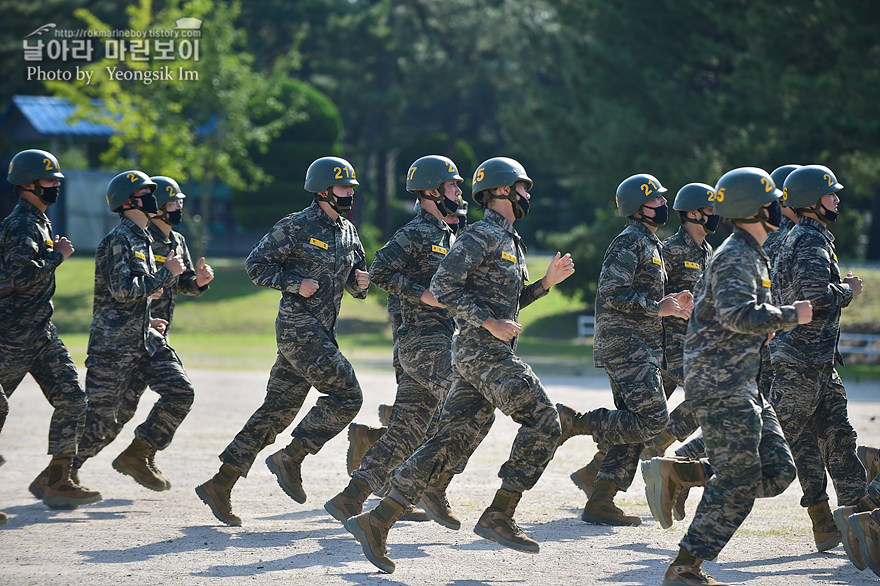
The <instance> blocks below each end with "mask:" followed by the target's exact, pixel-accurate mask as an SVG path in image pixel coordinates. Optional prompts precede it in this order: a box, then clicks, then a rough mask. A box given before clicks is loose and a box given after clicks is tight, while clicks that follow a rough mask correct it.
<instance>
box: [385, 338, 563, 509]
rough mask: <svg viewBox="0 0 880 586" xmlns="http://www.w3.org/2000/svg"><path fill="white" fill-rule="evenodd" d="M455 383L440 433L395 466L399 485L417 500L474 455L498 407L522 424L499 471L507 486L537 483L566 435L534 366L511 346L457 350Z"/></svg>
mask: <svg viewBox="0 0 880 586" xmlns="http://www.w3.org/2000/svg"><path fill="white" fill-rule="evenodd" d="M455 359H456V363H455V373H454V375H453V381H452V387H451V388H450V390H449V395H448V396H447V397H446V402H445V403H444V404H443V410H442V412H441V414H440V421H439V424H438V430H437V433H436V434H434V435H433V436H432V437H431V438H430V439H429V440H428V441H427V442H425V443H424V444H422V446H421V447H419V449H418V450H416V452H415V453H414V454H413V455H412V456H410V457H409V458H408V459H407V460H406V461H405V462H403V463H402V464H401V465H400V466H398V467H397V469H396V470H395V472H394V475H393V476H392V478H391V484H392V486H393V487H394V489H395V491H396V492H397V493H398V494H400V495H402V496H403V497H405V498H406V499H407V500H409V501H410V502H411V503H416V502H418V500H419V499H420V498H421V495H422V493H423V492H424V491H425V488H426V487H427V486H429V485H432V484H435V483H436V482H437V480H438V478H439V477H440V476H441V475H442V474H445V473H447V472H450V471H452V470H453V469H454V468H455V466H456V465H457V464H458V463H459V462H461V461H462V458H467V457H469V456H470V455H471V454H472V453H473V451H474V450H475V449H476V447H477V445H479V442H478V438H479V437H480V436H481V434H482V435H485V431H484V430H485V429H486V426H487V424H490V420H491V418H492V416H493V414H494V412H495V408H496V407H497V408H498V409H500V410H501V412H502V413H504V414H505V415H507V416H508V417H510V418H512V419H513V420H514V421H516V422H517V423H519V424H520V428H519V431H518V432H517V435H516V438H515V439H514V441H513V446H512V447H511V450H510V458H509V459H508V460H507V461H506V462H505V463H504V464H503V465H502V466H501V470H500V471H499V472H498V476H499V477H500V478H501V481H502V485H503V486H505V488H507V489H508V490H514V491H519V492H522V491H526V490H528V489H530V488H532V487H533V486H534V485H535V483H536V482H537V481H538V479H539V478H540V477H541V474H542V473H543V472H544V468H546V466H547V463H548V462H549V461H550V459H551V458H552V457H553V453H554V452H555V451H556V441H557V440H558V439H559V436H560V435H562V430H561V428H560V426H559V416H558V414H557V412H556V408H555V407H554V405H553V403H552V402H551V401H550V399H549V397H547V393H546V392H545V391H544V387H543V385H542V384H541V381H540V380H538V377H537V375H535V373H534V372H533V371H532V369H531V367H530V366H529V365H528V364H526V363H525V362H523V361H522V360H520V359H519V358H518V357H517V356H515V355H514V354H513V353H512V352H510V353H507V354H503V355H502V354H492V355H489V356H487V355H473V354H469V353H468V352H458V353H456V355H455Z"/></svg>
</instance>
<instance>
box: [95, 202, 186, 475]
mask: <svg viewBox="0 0 880 586" xmlns="http://www.w3.org/2000/svg"><path fill="white" fill-rule="evenodd" d="M152 242H153V239H152V238H151V237H150V235H149V234H148V233H147V231H146V230H143V229H141V228H140V227H139V226H138V225H137V224H135V223H134V222H132V221H131V220H130V219H128V218H125V217H123V218H122V221H121V222H120V223H119V225H118V226H116V227H115V228H114V229H113V230H112V231H111V232H110V233H109V234H108V235H107V236H105V237H104V239H103V240H102V241H101V243H100V244H99V245H98V250H97V252H96V253H95V299H94V308H93V318H92V325H91V327H90V328H89V347H88V353H89V356H88V358H87V359H86V367H87V368H88V372H87V373H86V393H87V394H88V397H89V409H88V412H87V416H86V428H85V432H84V433H83V438H82V442H81V449H80V458H78V459H77V465H82V461H83V460H84V459H85V458H90V457H92V456H94V455H95V454H97V453H98V452H99V451H100V450H101V449H102V448H103V447H104V446H105V445H106V444H107V443H108V442H107V441H106V437H107V434H108V433H109V434H112V433H114V431H113V430H116V432H117V433H118V427H117V426H118V417H119V415H118V409H119V405H120V401H121V399H122V397H123V396H124V394H125V393H126V392H127V391H128V390H129V389H130V388H131V387H132V385H133V384H146V385H149V386H150V388H151V389H153V390H154V391H155V392H156V393H158V394H159V396H160V398H159V401H157V402H156V404H155V406H154V407H153V409H152V411H151V412H150V415H149V416H148V417H147V419H146V421H144V422H143V423H142V424H141V425H139V426H138V427H137V428H136V429H135V432H134V435H135V437H136V438H137V439H139V440H141V441H143V442H145V443H147V444H149V445H150V446H152V447H153V448H156V449H158V450H163V449H165V448H166V447H168V445H169V444H170V443H171V439H172V438H173V437H174V432H175V431H177V428H178V427H179V426H180V424H181V422H182V421H183V419H184V418H185V417H186V415H187V414H188V413H189V410H190V408H191V407H192V402H193V398H194V395H195V393H194V390H193V386H192V382H190V380H189V377H188V376H187V374H186V371H184V369H183V365H182V364H181V362H180V358H178V357H177V354H176V353H175V352H174V349H173V348H171V347H170V346H169V345H168V343H167V340H166V339H165V338H164V337H163V336H162V335H160V334H159V333H158V332H157V331H156V330H154V329H152V328H150V305H151V295H152V294H153V293H154V292H155V291H157V290H158V289H159V288H166V289H167V288H171V287H173V285H174V284H175V281H176V278H175V277H174V275H172V274H171V271H169V270H168V269H167V268H165V267H164V266H163V265H160V264H158V263H157V262H156V260H155V258H154V257H153V253H152V248H151V245H152ZM136 381H140V382H136Z"/></svg>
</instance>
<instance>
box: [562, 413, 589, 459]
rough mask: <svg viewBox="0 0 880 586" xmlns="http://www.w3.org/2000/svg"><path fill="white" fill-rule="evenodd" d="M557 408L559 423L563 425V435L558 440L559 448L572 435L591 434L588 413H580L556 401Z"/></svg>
mask: <svg viewBox="0 0 880 586" xmlns="http://www.w3.org/2000/svg"><path fill="white" fill-rule="evenodd" d="M556 410H557V411H558V412H559V424H560V425H561V426H562V435H560V436H559V440H557V442H556V447H557V449H558V448H559V446H561V445H562V444H564V443H565V442H566V440H568V439H569V438H571V437H574V436H576V435H589V434H590V420H589V417H588V416H587V414H586V413H578V412H577V411H575V410H574V409H572V408H571V407H566V406H565V405H563V404H562V403H556Z"/></svg>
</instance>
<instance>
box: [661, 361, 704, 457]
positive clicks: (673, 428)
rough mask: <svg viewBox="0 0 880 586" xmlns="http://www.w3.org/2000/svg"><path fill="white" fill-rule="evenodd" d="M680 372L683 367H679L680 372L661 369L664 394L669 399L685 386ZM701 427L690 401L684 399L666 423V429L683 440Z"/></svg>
mask: <svg viewBox="0 0 880 586" xmlns="http://www.w3.org/2000/svg"><path fill="white" fill-rule="evenodd" d="M680 373H681V369H678V372H671V371H667V370H661V371H660V378H661V380H662V381H663V394H664V395H666V398H667V399H669V397H671V396H672V393H674V392H675V389H677V388H678V387H682V389H683V388H684V379H683V378H682V377H681V375H680ZM699 427H700V424H699V423H697V417H696V416H695V415H694V412H693V410H692V409H691V405H690V403H688V402H687V401H682V402H681V403H679V404H678V406H676V408H675V409H673V410H672V413H670V414H669V423H668V424H667V425H666V431H668V432H669V433H670V434H672V436H673V437H675V439H677V440H678V441H682V442H683V441H684V440H686V439H687V438H688V437H690V436H691V434H693V433H694V432H695V431H697V428H699Z"/></svg>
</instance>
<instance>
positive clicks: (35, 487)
mask: <svg viewBox="0 0 880 586" xmlns="http://www.w3.org/2000/svg"><path fill="white" fill-rule="evenodd" d="M48 481H49V467H48V466H47V467H46V468H44V469H43V471H42V472H40V473H39V474H37V477H36V478H34V479H33V481H32V482H31V484H30V486H28V490H29V491H30V492H31V494H32V495H34V496H35V497H36V498H38V499H40V500H43V495H44V494H45V492H46V482H48Z"/></svg>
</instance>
